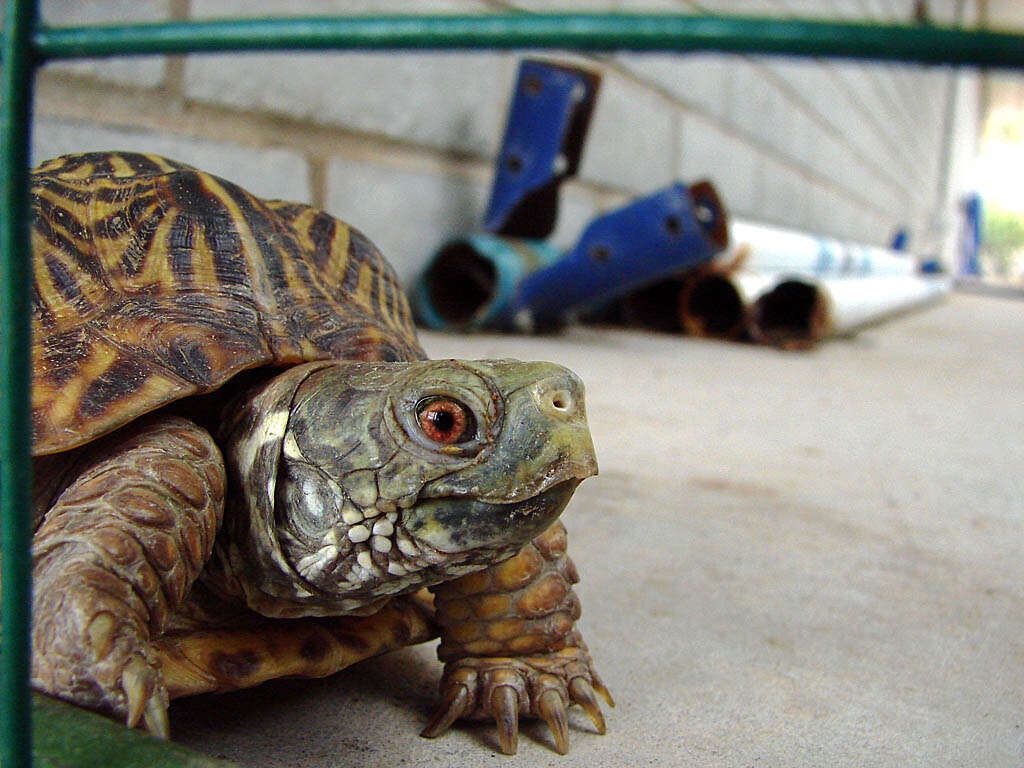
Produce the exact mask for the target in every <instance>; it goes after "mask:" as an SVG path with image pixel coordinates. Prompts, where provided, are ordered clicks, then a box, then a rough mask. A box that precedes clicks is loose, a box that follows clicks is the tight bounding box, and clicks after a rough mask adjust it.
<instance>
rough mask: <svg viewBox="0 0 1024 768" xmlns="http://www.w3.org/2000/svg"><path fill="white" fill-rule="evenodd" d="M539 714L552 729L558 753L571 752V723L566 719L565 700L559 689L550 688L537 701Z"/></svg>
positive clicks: (565, 753)
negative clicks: (559, 693)
mask: <svg viewBox="0 0 1024 768" xmlns="http://www.w3.org/2000/svg"><path fill="white" fill-rule="evenodd" d="M537 714H538V715H540V716H541V718H542V719H543V720H544V722H545V723H547V724H548V728H550V729H551V737H552V738H553V739H554V740H555V750H556V751H557V752H558V754H560V755H567V754H569V724H568V722H567V721H566V714H565V701H563V700H562V697H561V696H559V695H558V691H556V690H554V689H553V688H549V689H548V690H546V691H545V692H544V693H543V694H541V697H540V700H539V701H538V702H537Z"/></svg>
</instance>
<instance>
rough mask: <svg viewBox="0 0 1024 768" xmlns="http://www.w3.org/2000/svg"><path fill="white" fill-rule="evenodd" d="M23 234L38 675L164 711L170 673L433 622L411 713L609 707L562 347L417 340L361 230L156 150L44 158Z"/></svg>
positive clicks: (194, 672) (233, 673)
mask: <svg viewBox="0 0 1024 768" xmlns="http://www.w3.org/2000/svg"><path fill="white" fill-rule="evenodd" d="M32 243H33V255H34V270H35V282H34V287H33V295H32V306H33V331H34V337H33V396H32V415H33V447H34V453H35V455H36V459H35V474H36V485H35V489H34V519H35V522H36V528H35V535H34V538H33V558H34V585H35V586H34V593H33V627H32V644H33V668H32V682H33V685H34V686H35V687H37V688H39V689H40V690H43V691H45V692H48V693H51V694H53V695H56V696H60V697H61V698H65V699H68V700H70V701H73V702H76V703H79V704H81V705H84V706H87V707H90V708H93V709H96V710H99V711H102V712H105V713H108V714H111V715H115V716H119V717H123V718H125V720H126V722H127V723H128V725H129V726H135V725H137V724H140V723H141V724H144V725H145V726H146V727H147V728H149V729H150V730H151V731H153V732H155V733H157V734H160V735H164V736H166V735H167V730H168V728H167V712H166V710H167V703H168V700H169V698H170V697H174V696H180V695H186V694H192V693H199V692H205V691H224V690H231V689H235V688H241V687H245V686H250V685H255V684H257V683H259V682H261V681H263V680H267V679H270V678H274V677H279V676H283V675H306V676H322V675H327V674H331V673H332V672H335V671H337V670H339V669H341V668H343V667H345V666H347V665H348V664H351V663H353V662H354V661H358V660H359V659H362V658H366V657H368V656H372V655H374V654H377V653H381V652H384V651H387V650H390V649H393V648H397V647H401V646H403V645H408V644H410V643H415V642H421V641H424V640H427V639H429V638H431V637H435V636H437V635H438V634H440V636H441V640H442V642H441V646H440V649H439V651H438V653H439V656H440V657H441V659H442V660H443V661H444V662H445V663H446V667H445V673H444V676H443V677H442V680H441V696H442V702H443V703H442V706H441V708H440V710H439V712H438V715H437V716H436V717H435V719H434V720H433V722H431V723H430V725H428V727H427V728H426V730H425V731H424V735H426V736H436V735H438V734H440V733H442V732H443V731H444V730H446V729H447V728H448V727H449V726H450V725H451V724H452V723H453V722H454V721H455V720H456V719H458V718H460V717H465V718H494V719H495V721H496V723H497V725H498V731H499V737H500V741H501V744H502V747H503V749H504V750H505V751H506V752H510V753H511V752H514V751H515V748H516V734H517V731H518V717H519V716H520V715H528V716H536V717H542V718H543V719H545V720H546V721H547V723H548V724H549V726H550V727H551V729H552V733H553V735H554V738H555V744H556V747H557V748H558V749H559V751H562V752H564V751H565V750H566V749H567V748H568V743H567V734H566V714H565V711H566V707H567V706H568V705H569V704H570V703H578V704H580V705H582V706H583V707H584V709H585V710H586V711H587V712H588V714H589V715H590V717H591V718H592V719H593V721H594V723H595V725H596V726H597V729H598V730H599V731H600V732H603V731H604V721H603V717H602V715H601V711H600V707H599V705H598V703H597V698H596V695H595V693H596V694H600V695H602V696H604V697H605V698H606V699H607V700H608V701H609V703H610V697H608V696H607V691H606V690H605V688H604V686H603V685H602V684H601V682H600V680H599V678H598V677H597V675H596V673H595V671H594V670H593V667H592V664H591V660H590V657H589V655H588V653H587V650H586V646H585V645H584V644H583V641H582V639H581V638H580V635H579V633H578V632H577V631H576V629H575V621H576V619H578V618H579V613H580V608H579V602H578V600H577V598H576V596H575V594H574V593H573V591H572V585H573V584H574V583H575V582H576V581H577V578H578V577H577V575H576V571H575V568H574V567H573V564H572V561H571V560H570V559H569V558H568V556H567V555H566V540H565V529H564V528H563V527H562V526H561V524H560V523H558V522H556V518H557V516H558V515H559V513H560V512H561V510H562V509H563V508H564V507H565V505H566V503H567V502H568V500H569V497H570V496H571V495H572V492H573V491H574V490H575V488H576V486H577V485H578V484H579V482H580V481H581V480H583V479H584V478H586V477H588V476H590V475H593V474H595V473H596V471H597V465H596V462H595V460H594V454H593V446H592V444H591V440H590V434H589V431H588V429H587V425H586V415H585V412H584V408H583V387H582V384H581V383H580V382H579V380H578V379H577V378H576V377H575V375H574V374H572V373H571V372H570V371H568V370H566V369H564V368H561V367H560V366H556V365H553V364H550V363H521V362H518V361H512V360H490V361H487V360H483V361H456V360H443V361H427V360H425V359H424V358H425V355H424V354H423V351H422V349H421V348H420V346H419V343H418V342H417V340H416V335H415V330H414V329H413V326H412V322H411V319H410V313H409V308H408V306H407V304H406V301H405V298H404V295H403V293H402V291H401V290H400V288H399V286H398V283H397V281H396V280H395V277H394V274H393V272H392V271H391V269H390V267H389V266H388V265H387V264H386V263H385V262H384V260H383V259H382V258H381V257H380V255H379V254H378V253H377V250H376V249H375V248H374V247H373V245H372V244H371V243H370V242H369V241H368V240H367V239H366V238H365V237H364V236H363V235H361V234H360V233H359V232H357V231H356V230H354V229H351V228H350V227H348V226H347V225H345V224H343V223H342V222H340V221H338V220H336V219H334V218H332V217H330V216H328V215H327V214H326V213H323V212H322V211H318V210H315V209H313V208H309V207H307V206H303V205H297V204H294V203H283V202H279V201H263V200H259V199H257V198H255V197H253V196H252V195H250V194H249V193H247V192H245V191H244V190H242V189H240V188H238V187H237V186H235V185H233V184H231V183H229V182H227V181H224V180H222V179H218V178H216V177H214V176H211V175H209V174H206V173H202V172H200V171H197V170H195V169H193V168H190V167H188V166H185V165H181V164H180V163H175V162H172V161H169V160H166V159H164V158H160V157H155V156H150V155H139V154H130V153H120V154H117V153H91V154H83V155H71V156H66V157H61V158H57V159H56V160H52V161H49V162H47V163H45V164H43V165H42V166H41V167H40V168H38V169H37V170H36V172H35V174H34V176H33V230H32ZM424 587H429V588H430V590H431V592H432V594H433V598H431V596H430V595H427V593H426V592H425V591H424V590H423V588H424Z"/></svg>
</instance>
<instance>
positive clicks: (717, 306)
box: [679, 273, 743, 338]
mask: <svg viewBox="0 0 1024 768" xmlns="http://www.w3.org/2000/svg"><path fill="white" fill-rule="evenodd" d="M679 314H680V318H681V320H682V323H683V327H684V328H686V331H687V333H691V334H693V335H694V336H717V337H720V338H736V337H738V336H739V335H740V334H741V333H742V332H743V299H742V298H741V297H740V294H739V291H737V290H736V286H734V285H733V284H732V281H731V280H730V279H729V278H727V277H725V276H724V275H719V274H714V273H711V274H705V275H702V276H700V277H694V278H693V279H691V280H690V282H689V285H688V286H687V289H686V291H685V292H684V293H683V295H682V296H681V298H680V302H679Z"/></svg>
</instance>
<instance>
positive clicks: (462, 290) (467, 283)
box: [424, 241, 498, 326]
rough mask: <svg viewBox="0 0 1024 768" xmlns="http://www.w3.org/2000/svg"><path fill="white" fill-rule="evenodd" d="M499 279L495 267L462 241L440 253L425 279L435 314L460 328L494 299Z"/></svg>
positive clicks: (446, 247)
mask: <svg viewBox="0 0 1024 768" xmlns="http://www.w3.org/2000/svg"><path fill="white" fill-rule="evenodd" d="M497 278H498V276H497V270H496V269H495V268H494V264H492V263H491V262H490V261H489V260H488V259H485V258H484V257H483V256H481V255H480V253H479V252H477V250H476V249H475V248H473V246H471V245H470V244H469V243H466V242H461V241H460V242H455V243H451V244H450V245H447V246H445V247H444V248H443V249H442V250H441V251H440V252H439V253H438V254H437V256H436V257H435V259H434V262H433V264H431V266H430V269H429V270H427V274H426V276H425V278H424V279H425V282H426V289H427V295H428V296H429V297H430V303H431V305H432V306H433V309H434V312H436V313H437V314H438V316H439V317H440V318H441V319H442V320H444V321H445V322H446V323H448V324H450V325H453V326H460V325H466V324H468V323H469V322H470V321H471V320H472V319H473V318H474V317H475V316H476V315H477V313H478V312H480V311H481V309H483V307H484V306H486V304H487V303H488V302H489V301H491V300H492V299H493V298H494V292H495V289H496V285H497Z"/></svg>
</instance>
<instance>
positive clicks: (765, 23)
mask: <svg viewBox="0 0 1024 768" xmlns="http://www.w3.org/2000/svg"><path fill="white" fill-rule="evenodd" d="M35 43H36V47H37V48H38V50H39V52H40V55H41V56H42V57H43V58H46V59H64V58H78V57H87V56H122V55H131V54H155V53H194V52H212V51H243V50H246V51H251V50H272V49H273V50H282V49H290V50H298V49H327V48H347V49H375V50H379V49H427V48H429V49H434V50H473V49H508V48H571V49H575V50H590V51H677V52H678V51H721V52H729V53H765V54H787V55H793V56H830V57H840V58H855V59H874V60H884V61H916V62H922V63H927V64H971V65H983V66H994V67H1024V35H1017V34H1008V33H1000V32H990V31H985V30H968V29H959V28H953V27H939V26H931V25H917V26H908V25H892V24H885V25H867V24H859V23H847V22H841V23H837V22H821V21H809V20H801V19H773V18H752V17H739V16H737V17H731V16H730V17H714V16H690V15H665V14H644V15H625V14H543V15H541V14H538V15H530V14H484V15H475V16H461V15H460V16H455V15H452V16H355V17H345V18H325V17H317V18H309V17H301V18H300V17H295V18H284V19H269V18H262V19H245V20H243V19H234V20H214V21H202V22H175V23H161V24H137V25H124V26H94V27H61V28H46V27H43V28H40V29H39V31H38V32H37V33H36V36H35Z"/></svg>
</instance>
